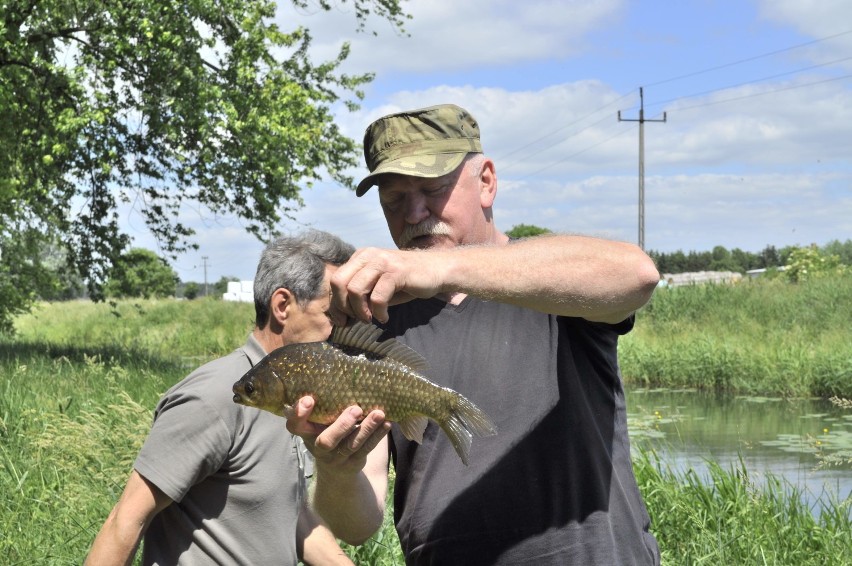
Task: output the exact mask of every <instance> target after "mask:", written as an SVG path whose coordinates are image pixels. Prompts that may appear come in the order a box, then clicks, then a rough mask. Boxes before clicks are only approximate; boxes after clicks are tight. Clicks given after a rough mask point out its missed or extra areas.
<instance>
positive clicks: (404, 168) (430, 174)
mask: <svg viewBox="0 0 852 566" xmlns="http://www.w3.org/2000/svg"><path fill="white" fill-rule="evenodd" d="M467 154H468V152H465V153H437V154H434V155H409V156H407V157H400V158H399V159H393V160H389V161H385V162H383V163H382V164H381V165H379V166H378V167H376V170H375V171H373V172H372V173H370V174H369V175H367V176H366V177H364V179H363V180H362V181H361V182H360V183H358V188H357V189H355V195H357V196H359V197H360V196H363V195H364V193H366V192H367V191H368V190H370V187H372V186H374V185H377V184H378V182H379V179H378V177H379V176H380V175H384V174H387V173H398V174H400V175H410V176H412V177H426V178H430V179H432V178H435V177H442V176H444V175H448V174H450V173H452V172H453V171H455V170H456V169H458V167H459V165H461V164H462V161H464V158H465V157H466V156H467Z"/></svg>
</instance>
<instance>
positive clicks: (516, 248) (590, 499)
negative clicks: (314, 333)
mask: <svg viewBox="0 0 852 566" xmlns="http://www.w3.org/2000/svg"><path fill="white" fill-rule="evenodd" d="M364 152H365V157H366V162H367V166H368V168H369V170H370V174H369V175H368V176H367V177H366V178H365V179H364V180H362V181H361V183H360V184H359V185H358V188H357V191H356V194H357V195H358V196H362V195H364V194H365V193H366V192H367V191H368V190H369V189H370V188H371V187H372V186H374V185H378V190H377V191H375V192H377V193H378V198H379V203H380V205H381V207H382V210H383V211H384V214H385V219H386V221H387V224H388V228H389V230H390V233H391V236H392V237H393V239H394V242H395V243H396V244H397V246H398V248H399V249H398V250H386V249H375V248H366V249H361V250H358V251H357V252H356V253H355V254H354V255H353V256H352V258H351V259H350V260H349V261H348V262H347V263H345V264H344V265H342V266H341V267H340V268H339V269H338V270H337V272H336V273H335V274H334V276H333V277H332V280H331V286H332V303H331V306H332V312H333V315H334V316H335V319H336V322H337V323H338V324H341V325H343V324H344V322H345V320H346V318H347V317H349V318H354V319H357V320H360V321H364V322H368V321H370V320H376V321H378V322H379V323H380V324H381V325H382V327H383V328H384V330H385V337H392V338H396V339H397V340H398V341H399V342H401V343H404V344H406V345H407V346H409V347H410V348H411V349H413V350H414V351H415V352H418V353H419V354H420V355H422V356H423V357H424V358H425V359H426V361H427V362H428V370H424V374H425V376H426V377H427V378H428V379H429V380H431V381H434V382H436V383H437V384H438V385H440V386H442V387H446V388H448V389H451V390H454V391H457V392H458V393H459V394H460V395H462V396H464V397H465V398H466V399H469V400H470V402H471V403H473V404H475V405H476V407H478V408H479V409H481V411H482V412H484V414H486V415H488V417H490V419H491V421H493V425H494V427H493V428H494V429H496V432H497V434H496V435H491V436H487V435H483V436H482V437H480V438H476V439H475V440H474V442H473V443H472V446H471V447H470V452H469V458H468V460H469V465H467V466H466V465H465V463H464V462H462V460H461V459H460V458H459V457H458V456H457V454H456V450H454V446H453V443H452V442H450V438H449V437H448V436H447V435H445V434H439V433H438V431H439V430H440V429H439V427H438V425H437V424H436V423H435V422H433V421H429V424H428V426H426V428H425V430H424V431H423V434H422V439H420V438H414V439H413V440H412V437H411V435H410V434H407V432H410V431H407V430H404V429H403V427H400V426H399V425H397V424H394V425H393V426H391V424H390V422H389V421H388V420H386V417H388V415H387V414H386V412H385V411H382V410H380V409H376V410H373V407H361V406H358V405H353V406H351V407H348V408H346V409H345V410H343V412H342V413H341V414H340V416H339V417H337V418H336V420H334V421H333V422H331V424H328V425H325V424H317V423H316V422H312V421H310V420H309V418H310V417H311V413H312V411H313V410H315V409H316V401H315V400H314V398H313V397H312V396H305V397H302V398H301V399H300V400H298V401H296V402H295V404H294V406H293V407H292V409H291V411H290V412H289V419H288V428H289V429H290V431H291V432H293V433H295V434H298V435H300V436H302V437H303V438H304V439H305V442H306V444H307V445H308V447H309V449H310V450H311V451H312V453H313V454H314V456H315V458H316V478H315V485H314V489H313V493H312V495H311V506H312V508H313V509H315V510H316V511H317V512H318V513H319V514H320V515H321V516H322V517H323V518H324V519H325V520H326V522H327V523H328V524H329V526H330V527H331V528H332V530H333V531H334V533H335V534H336V535H337V536H338V537H340V538H342V539H344V540H346V541H347V542H350V543H353V544H360V543H362V542H364V541H365V540H367V539H368V538H369V537H370V536H371V535H372V534H373V533H374V532H375V531H376V530H377V529H378V528H379V527H380V525H381V522H382V517H383V515H384V512H385V497H386V494H387V481H388V465H389V458H392V459H393V463H394V466H395V470H396V484H395V491H394V497H395V499H394V513H395V522H396V527H397V532H398V533H399V537H400V542H401V544H402V547H403V551H404V553H405V555H406V562H407V563H408V564H466V565H474V564H518V563H529V564H537V565H541V564H554V565H556V564H559V565H564V564H584V565H588V564H605V565H615V564H618V565H623V564H659V550H658V548H657V543H656V541H655V539H654V537H653V536H652V535H651V534H650V533H649V526H650V519H649V517H648V514H647V511H646V509H645V506H644V504H643V502H642V500H641V496H640V494H639V490H638V487H637V484H636V480H635V478H634V476H633V472H632V467H631V462H630V448H629V441H628V436H627V422H626V408H625V401H624V392H623V388H622V383H621V376H620V373H619V370H618V363H617V352H616V349H617V342H618V337H619V336H621V335H624V334H626V333H627V332H629V331H630V330H631V328H632V326H633V321H634V318H633V313H634V311H636V310H637V309H638V308H640V307H641V306H642V305H644V304H645V303H646V302H647V301H648V300H649V298H650V297H651V294H652V293H653V290H654V288H655V286H656V284H657V282H658V280H659V274H658V273H657V270H656V268H655V266H654V264H653V262H652V260H651V259H650V258H649V257H648V256H647V255H646V254H645V253H644V252H643V251H642V250H641V249H639V248H638V247H636V246H634V245H632V244H627V243H621V242H614V241H607V240H603V239H597V238H590V237H584V236H575V235H547V236H540V237H535V238H529V239H523V240H518V241H512V240H510V239H509V238H508V237H507V236H506V235H505V234H504V233H502V232H500V231H499V230H498V228H497V227H496V226H495V224H494V219H493V215H492V205H493V203H494V201H495V198H496V194H497V175H496V169H495V165H494V162H493V161H492V160H491V159H489V158H488V157H486V156H485V155H484V154H483V153H482V147H481V143H480V139H479V128H478V124H477V123H476V121H475V120H474V118H473V117H472V116H471V115H470V114H469V113H468V112H467V111H465V110H464V109H462V108H460V107H458V106H454V105H440V106H433V107H429V108H423V109H418V110H413V111H409V112H401V113H397V114H392V115H389V116H385V117H383V118H380V119H379V120H376V121H375V122H373V123H372V124H371V125H370V126H369V127H368V128H367V131H366V134H365V136H364ZM375 192H374V193H375ZM315 420H316V419H315ZM483 432H486V433H487V432H488V431H487V430H486V431H483ZM418 441H419V442H418Z"/></svg>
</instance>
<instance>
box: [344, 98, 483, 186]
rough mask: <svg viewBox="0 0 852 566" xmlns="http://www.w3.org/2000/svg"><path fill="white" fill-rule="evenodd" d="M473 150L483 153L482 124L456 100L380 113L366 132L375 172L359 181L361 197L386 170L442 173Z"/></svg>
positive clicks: (366, 145)
mask: <svg viewBox="0 0 852 566" xmlns="http://www.w3.org/2000/svg"><path fill="white" fill-rule="evenodd" d="M468 153H482V144H481V143H480V141H479V126H478V125H477V123H476V120H475V119H474V118H473V116H471V115H470V113H469V112H468V111H467V110H465V109H464V108H461V107H459V106H456V105H455V104H441V105H438V106H430V107H428V108H420V109H418V110H409V111H407V112H399V113H397V114H390V115H388V116H385V117H383V118H379V119H378V120H376V121H375V122H373V123H372V124H370V125H369V126H368V127H367V131H366V132H365V133H364V159H365V160H366V161H367V167H368V168H369V169H370V174H369V175H367V176H366V177H364V179H363V180H362V181H361V182H360V183H358V188H357V189H356V190H355V194H356V195H358V196H359V197H360V196H362V195H363V194H364V193H366V192H367V191H368V190H369V189H370V187H372V186H373V185H375V184H376V178H377V177H378V176H379V175H381V174H383V173H399V174H402V175H413V176H415V177H440V176H442V175H446V174H447V173H451V172H453V171H455V170H456V168H457V167H458V166H459V165H461V162H462V161H463V160H464V158H465V156H466V155H467V154H468Z"/></svg>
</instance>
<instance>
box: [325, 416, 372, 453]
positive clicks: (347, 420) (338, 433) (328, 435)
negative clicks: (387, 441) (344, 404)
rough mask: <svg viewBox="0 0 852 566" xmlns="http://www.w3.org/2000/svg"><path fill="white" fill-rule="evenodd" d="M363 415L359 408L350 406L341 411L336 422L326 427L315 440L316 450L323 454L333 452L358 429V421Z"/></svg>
mask: <svg viewBox="0 0 852 566" xmlns="http://www.w3.org/2000/svg"><path fill="white" fill-rule="evenodd" d="M363 415H364V411H362V410H361V407H358V406H352V407H349V408H348V409H346V410H345V411H343V413H341V414H340V416H339V417H337V420H335V421H334V422H333V423H331V424H330V425H328V428H326V429H325V430H324V431H323V432H322V434H320V435H319V436H318V437H317V439H316V446H317V448H319V449H321V450H323V451H325V452H333V451H334V450H335V449H336V448H337V446H338V445H339V444H340V443H341V442H343V440H344V439H345V438H346V437H347V436H349V435H350V434H351V433H352V431H354V430H356V429H357V428H358V421H360V420H361V417H362V416H363Z"/></svg>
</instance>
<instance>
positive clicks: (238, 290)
mask: <svg viewBox="0 0 852 566" xmlns="http://www.w3.org/2000/svg"><path fill="white" fill-rule="evenodd" d="M222 299H223V300H225V301H238V302H241V303H253V302H254V281H228V292H227V293H223V294H222Z"/></svg>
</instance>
